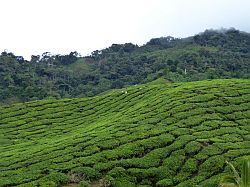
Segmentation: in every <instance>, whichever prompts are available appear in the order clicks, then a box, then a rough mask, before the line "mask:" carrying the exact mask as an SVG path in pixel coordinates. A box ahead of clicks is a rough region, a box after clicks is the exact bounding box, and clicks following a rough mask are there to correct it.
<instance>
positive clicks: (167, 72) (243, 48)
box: [0, 29, 250, 104]
mask: <svg viewBox="0 0 250 187" xmlns="http://www.w3.org/2000/svg"><path fill="white" fill-rule="evenodd" d="M249 65H250V34H249V33H244V32H241V31H238V30H235V29H229V30H223V31H215V30H207V31H205V32H203V33H200V34H197V35H195V36H192V37H188V38H183V39H178V38H173V37H161V38H154V39H151V40H150V41H149V42H148V43H147V44H145V45H143V46H137V45H135V44H132V43H126V44H113V45H112V46H110V47H108V48H106V49H103V50H96V51H94V52H93V53H92V54H91V55H90V56H85V57H80V56H79V54H78V53H77V52H71V53H70V54H68V55H52V54H50V53H48V52H45V53H43V54H42V55H41V56H39V55H37V56H36V55H33V56H32V58H31V60H30V61H26V60H24V59H23V57H21V56H15V55H14V54H12V53H7V52H3V53H2V54H1V55H0V102H3V103H7V104H9V103H15V102H20V101H21V102H22V101H31V100H38V99H44V98H51V97H53V98H72V97H85V96H94V95H97V94H99V93H102V92H104V91H107V90H109V89H116V88H122V87H126V86H129V85H135V84H143V83H147V82H151V81H153V80H156V79H157V78H160V77H162V78H165V79H167V80H168V81H170V82H187V81H198V80H206V79H219V78H243V79H249V78H250V67H249Z"/></svg>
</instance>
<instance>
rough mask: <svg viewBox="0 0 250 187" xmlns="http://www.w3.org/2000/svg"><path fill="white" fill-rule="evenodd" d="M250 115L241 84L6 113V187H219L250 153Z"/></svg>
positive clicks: (154, 90)
mask: <svg viewBox="0 0 250 187" xmlns="http://www.w3.org/2000/svg"><path fill="white" fill-rule="evenodd" d="M249 109H250V81H249V80H236V79H231V80H212V81H200V82H190V83H177V84H164V83H159V84H157V83H155V84H147V85H138V86H132V87H128V88H126V89H125V88H124V89H120V90H114V91H112V92H110V93H107V94H105V95H100V96H96V97H92V98H82V99H63V100H57V101H54V100H43V101H34V102H28V103H23V104H16V105H13V106H10V107H7V106H5V107H1V108H0V144H1V147H0V186H16V185H20V186H25V187H26V186H39V185H42V186H46V185H47V186H53V185H60V184H62V183H66V182H67V181H69V179H68V178H71V180H73V178H74V177H73V176H76V177H75V178H77V177H78V178H79V176H81V175H83V176H84V177H85V178H86V179H90V180H97V179H99V178H103V177H104V176H105V175H107V176H108V177H107V178H108V179H109V180H111V181H112V183H113V184H114V185H115V186H133V184H136V185H137V186H138V185H139V184H140V185H149V186H156V185H157V186H179V187H180V186H195V185H196V184H201V185H202V186H209V185H211V186H213V185H216V183H217V182H218V178H219V176H220V175H222V173H223V171H226V172H228V171H229V169H228V168H227V167H226V165H225V164H224V163H225V162H224V161H225V159H227V160H232V161H233V163H234V162H235V164H237V163H240V161H241V160H242V158H243V157H249V155H250V149H249V145H250V128H249V122H250V111H249ZM75 180H76V179H75ZM72 182H73V181H72Z"/></svg>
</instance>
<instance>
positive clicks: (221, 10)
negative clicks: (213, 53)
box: [0, 0, 250, 58]
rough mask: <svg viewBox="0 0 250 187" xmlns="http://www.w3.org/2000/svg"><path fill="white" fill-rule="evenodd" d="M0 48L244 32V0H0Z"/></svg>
mask: <svg viewBox="0 0 250 187" xmlns="http://www.w3.org/2000/svg"><path fill="white" fill-rule="evenodd" d="M0 7H1V11H0V23H1V29H0V51H3V50H4V49H8V50H9V51H12V52H14V53H15V54H17V55H23V56H25V57H26V58H29V56H30V55H31V54H42V53H43V52H45V51H50V52H53V53H69V52H71V51H75V50H76V51H78V52H80V53H82V54H83V55H86V54H87V53H90V52H91V51H93V50H95V49H101V48H105V47H108V46H109V45H111V44H112V43H125V42H133V43H137V44H143V43H146V42H147V41H148V40H149V39H150V38H152V37H160V36H167V35H172V36H175V37H186V36H189V35H193V34H195V33H198V32H201V31H203V30H204V29H207V28H215V29H216V28H220V27H226V28H228V27H236V28H238V29H242V30H245V31H250V25H249V24H248V20H249V19H250V14H249V13H248V12H249V11H248V8H249V7H250V1H248V0H203V1H201V0H126V1H125V0H105V1H103V0H22V1H20V0H8V1H7V0H0Z"/></svg>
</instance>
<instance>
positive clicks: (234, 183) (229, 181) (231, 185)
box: [220, 160, 250, 187]
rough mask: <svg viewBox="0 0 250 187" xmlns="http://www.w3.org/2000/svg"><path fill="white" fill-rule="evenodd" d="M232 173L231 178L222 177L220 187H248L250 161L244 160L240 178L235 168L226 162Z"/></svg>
mask: <svg viewBox="0 0 250 187" xmlns="http://www.w3.org/2000/svg"><path fill="white" fill-rule="evenodd" d="M226 163H227V164H228V165H229V166H230V167H231V169H232V171H233V176H224V177H223V178H222V179H221V181H220V187H250V160H244V163H243V168H242V171H241V177H240V175H239V173H238V172H237V171H236V169H235V167H234V166H233V165H232V164H231V163H229V162H228V161H226Z"/></svg>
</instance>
